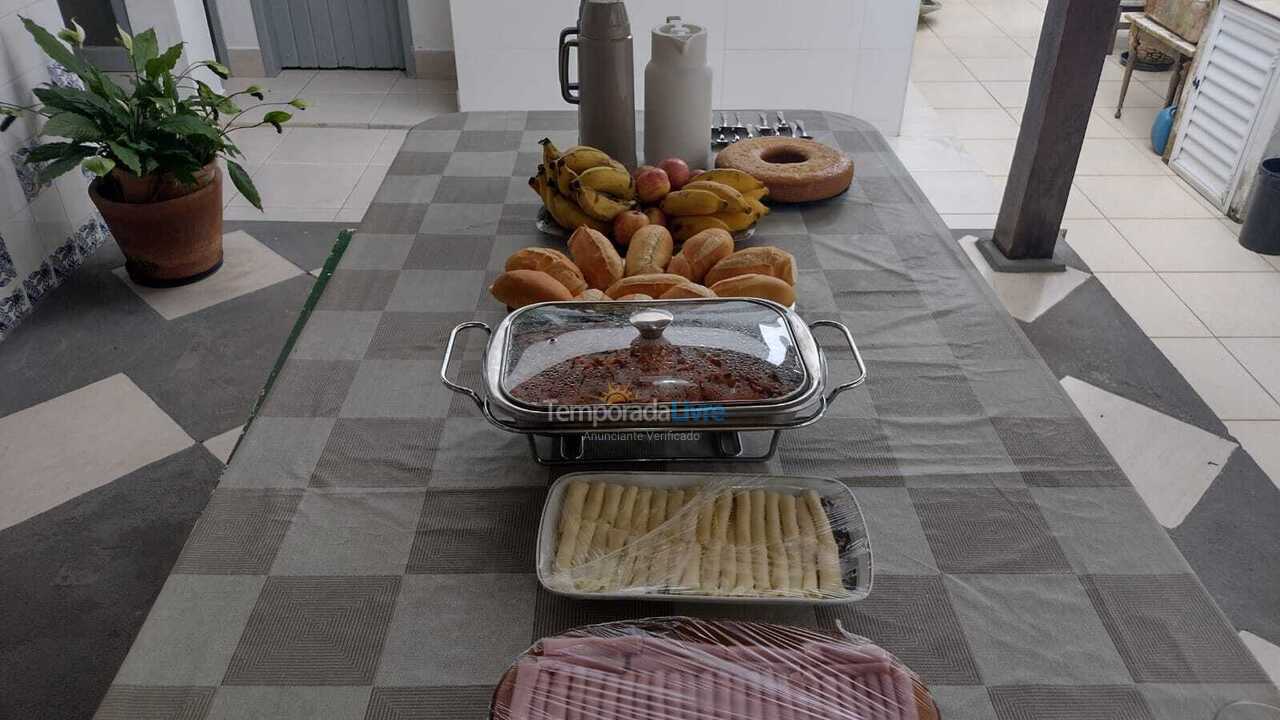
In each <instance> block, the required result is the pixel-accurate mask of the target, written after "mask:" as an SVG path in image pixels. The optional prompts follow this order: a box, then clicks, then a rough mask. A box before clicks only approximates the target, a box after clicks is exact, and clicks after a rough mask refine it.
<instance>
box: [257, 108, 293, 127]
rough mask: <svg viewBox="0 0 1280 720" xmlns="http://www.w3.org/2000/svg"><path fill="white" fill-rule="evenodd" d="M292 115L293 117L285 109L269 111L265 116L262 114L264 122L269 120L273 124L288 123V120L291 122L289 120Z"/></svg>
mask: <svg viewBox="0 0 1280 720" xmlns="http://www.w3.org/2000/svg"><path fill="white" fill-rule="evenodd" d="M292 117H293V115H290V114H289V113H287V112H285V111H283V110H272V111H271V112H269V113H267V114H266V115H263V116H262V121H263V122H269V123H271V124H272V125H279V124H280V123H287V122H289V120H290V119H291V118H292Z"/></svg>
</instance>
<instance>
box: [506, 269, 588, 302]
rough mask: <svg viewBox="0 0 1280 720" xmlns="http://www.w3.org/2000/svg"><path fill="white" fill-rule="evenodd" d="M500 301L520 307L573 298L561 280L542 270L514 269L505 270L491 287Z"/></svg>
mask: <svg viewBox="0 0 1280 720" xmlns="http://www.w3.org/2000/svg"><path fill="white" fill-rule="evenodd" d="M489 292H490V293H492V294H493V296H494V297H495V298H497V299H498V301H499V302H502V303H503V304H505V305H506V306H507V307H511V308H520V307H524V306H525V305H532V304H534V303H540V302H550V301H552V300H572V299H573V293H571V292H569V289H568V288H566V287H565V286H564V285H563V284H561V282H560V281H559V280H556V279H555V278H553V277H551V276H550V275H548V274H546V273H544V272H542V271H541V270H512V271H511V272H504V273H502V274H501V275H499V276H498V279H496V280H494V281H493V285H492V286H490V287H489Z"/></svg>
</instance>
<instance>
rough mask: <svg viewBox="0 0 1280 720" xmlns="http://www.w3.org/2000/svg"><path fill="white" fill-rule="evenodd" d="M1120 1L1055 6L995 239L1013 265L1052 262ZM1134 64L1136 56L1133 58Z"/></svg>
mask: <svg viewBox="0 0 1280 720" xmlns="http://www.w3.org/2000/svg"><path fill="white" fill-rule="evenodd" d="M1118 6H1119V0H1049V5H1048V7H1047V8H1046V9H1045V14H1044V29H1043V30H1041V32H1040V47H1039V48H1038V49H1037V51H1036V61H1035V68H1034V70H1033V72H1032V75H1031V91H1030V94H1029V95H1028V97H1027V107H1026V110H1025V111H1024V112H1023V115H1022V129H1021V130H1019V132H1018V146H1017V148H1016V149H1015V150H1014V153H1013V166H1012V167H1011V168H1010V169H1009V183H1008V185H1007V186H1006V187H1005V191H1004V202H1003V203H1002V204H1001V206H1000V216H999V218H998V219H997V220H996V229H995V234H994V236H993V238H992V240H993V242H994V244H995V246H996V247H997V248H998V249H999V251H1000V253H1001V254H1002V255H1003V256H1004V257H1005V258H1007V259H1009V260H1048V259H1051V258H1052V257H1053V248H1054V245H1055V244H1056V243H1057V241H1058V232H1059V230H1060V229H1061V227H1062V215H1063V212H1064V211H1065V210H1066V207H1067V195H1068V194H1069V193H1070V192H1071V179H1072V178H1073V177H1074V176H1075V172H1076V163H1077V162H1078V161H1079V159H1080V147H1081V145H1082V143H1083V142H1084V133H1085V129H1086V128H1088V126H1089V115H1090V112H1091V111H1092V109H1093V97H1094V95H1095V94H1096V93H1097V91H1098V76H1099V75H1100V74H1101V73H1102V63H1103V62H1104V61H1105V60H1106V54H1107V48H1108V47H1110V46H1111V44H1112V43H1114V42H1115V32H1116V10H1117V8H1118ZM1130 61H1132V58H1130Z"/></svg>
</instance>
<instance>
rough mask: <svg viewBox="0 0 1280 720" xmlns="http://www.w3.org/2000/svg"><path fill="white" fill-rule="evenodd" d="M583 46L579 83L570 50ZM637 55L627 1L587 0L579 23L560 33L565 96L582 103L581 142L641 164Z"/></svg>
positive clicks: (625, 162) (629, 163) (628, 163)
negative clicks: (638, 155)
mask: <svg viewBox="0 0 1280 720" xmlns="http://www.w3.org/2000/svg"><path fill="white" fill-rule="evenodd" d="M571 48H577V50H578V53H577V54H578V82H576V83H570V82H569V51H570V49H571ZM634 73H635V58H634V56H633V51H632V47H631V22H630V21H629V20H628V19H627V8H626V5H624V4H623V2H622V0H582V4H581V5H580V6H579V8H578V25H577V26H576V27H570V28H565V29H564V30H562V31H561V32H560V94H561V95H562V96H563V97H564V99H565V101H566V102H569V103H572V104H574V105H577V106H578V142H580V143H582V144H583V145H590V146H592V147H596V148H599V149H601V150H603V151H605V152H606V153H608V154H609V156H610V157H612V158H613V159H614V160H617V161H618V162H620V163H622V164H623V165H626V166H627V167H628V168H631V169H635V167H636V87H635V74H634Z"/></svg>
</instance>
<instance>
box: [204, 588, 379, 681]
mask: <svg viewBox="0 0 1280 720" xmlns="http://www.w3.org/2000/svg"><path fill="white" fill-rule="evenodd" d="M399 590H400V578H399V577H379V576H365V577H358V578H338V577H299V578H282V577H273V578H269V579H268V580H267V583H266V585H264V586H263V588H262V596H261V597H260V598H259V599H258V602H257V604H256V605H255V606H254V608H253V614H252V615H251V616H250V617H249V621H248V623H247V624H246V625H245V628H244V633H243V635H241V637H240V643H239V645H238V646H237V647H236V650H235V655H234V656H233V657H232V658H231V663H230V665H229V666H228V667H227V672H226V676H225V677H224V678H223V681H222V682H223V684H225V685H315V686H318V685H369V684H371V683H372V681H373V675H374V671H375V670H376V668H377V666H378V656H379V655H380V653H381V650H382V646H383V641H384V639H385V638H386V634H387V624H388V621H389V620H390V618H391V611H392V608H393V607H394V605H395V602H396V594H397V593H398V592H399Z"/></svg>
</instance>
